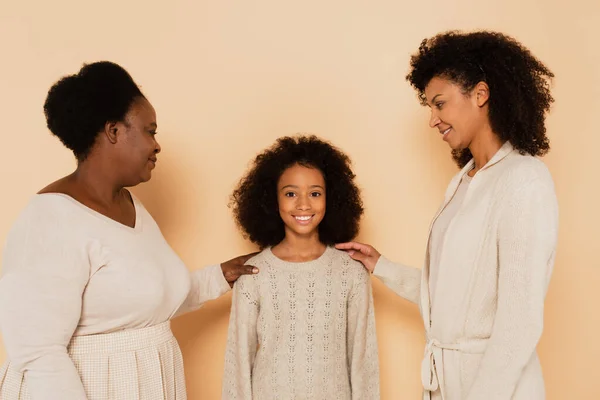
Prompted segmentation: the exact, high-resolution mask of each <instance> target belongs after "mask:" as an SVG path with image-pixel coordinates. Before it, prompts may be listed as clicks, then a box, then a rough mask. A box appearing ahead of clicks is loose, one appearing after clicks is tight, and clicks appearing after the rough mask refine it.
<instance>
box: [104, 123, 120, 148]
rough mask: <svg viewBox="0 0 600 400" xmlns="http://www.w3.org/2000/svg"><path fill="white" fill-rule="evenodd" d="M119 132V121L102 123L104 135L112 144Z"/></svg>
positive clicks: (115, 141)
mask: <svg viewBox="0 0 600 400" xmlns="http://www.w3.org/2000/svg"><path fill="white" fill-rule="evenodd" d="M118 132H119V123H118V122H112V121H107V122H106V124H104V135H105V136H106V138H107V139H108V141H109V142H110V143H112V144H115V143H117V135H118Z"/></svg>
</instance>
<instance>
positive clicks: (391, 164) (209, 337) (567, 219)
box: [0, 0, 600, 400]
mask: <svg viewBox="0 0 600 400" xmlns="http://www.w3.org/2000/svg"><path fill="white" fill-rule="evenodd" d="M151 3H152V2H147V1H122V0H119V1H116V0H107V1H102V2H81V1H75V0H74V1H69V0H55V1H51V2H47V1H42V0H38V1H35V2H22V1H16V0H12V1H11V0H0V51H1V55H0V59H1V60H2V61H1V62H0V114H1V118H0V121H1V129H0V143H1V144H2V156H1V157H0V182H1V185H2V196H1V199H2V200H1V201H2V203H1V204H2V207H1V208H0V240H1V241H2V242H3V241H4V239H5V237H6V234H7V231H8V229H9V227H10V225H11V223H12V222H13V221H14V219H15V218H16V216H17V215H18V213H19V210H21V209H22V208H23V207H24V205H25V203H26V202H27V200H28V199H29V197H30V196H31V195H32V194H33V193H35V192H36V191H37V190H38V189H40V188H41V187H43V186H44V185H45V184H47V183H48V182H50V181H52V180H54V179H56V178H58V177H60V176H62V175H64V174H67V173H69V172H70V171H71V170H72V169H73V166H74V161H73V158H72V156H71V154H70V153H69V152H68V151H67V150H65V149H63V148H62V146H61V145H60V143H59V142H58V140H56V139H55V138H53V137H51V135H50V134H49V133H48V132H47V130H46V128H45V123H44V119H43V114H42V108H41V107H42V103H43V100H44V97H45V94H46V90H47V89H48V88H49V86H50V85H51V84H52V83H53V82H54V81H55V80H56V79H58V78H59V77H60V76H61V75H64V74H67V73H73V72H75V71H76V70H77V69H78V68H79V67H80V66H81V64H82V62H84V61H88V62H89V61H95V60H100V59H109V60H113V61H116V62H118V63H121V64H122V65H123V66H125V67H126V68H127V69H128V70H129V71H130V72H131V74H132V75H133V76H134V78H135V79H136V80H137V81H138V83H139V84H141V86H142V88H143V90H144V92H145V93H146V94H147V96H148V98H149V99H150V100H151V101H152V102H153V103H154V105H155V107H156V109H157V112H158V118H159V120H158V122H159V131H160V134H159V136H158V137H159V139H160V141H161V144H162V146H163V154H162V155H161V157H160V163H159V166H158V168H157V169H156V171H155V175H154V178H153V179H152V181H151V182H150V183H148V184H145V185H143V186H141V187H138V188H136V189H135V192H136V193H137V194H138V195H139V196H140V197H141V198H142V200H143V201H144V203H145V204H146V206H147V208H148V209H149V210H150V211H151V212H152V213H153V215H154V216H155V218H156V219H157V221H158V223H159V224H160V226H161V227H162V229H163V231H164V234H165V236H166V237H167V239H168V241H169V242H170V243H171V244H172V246H173V247H174V248H175V250H176V251H177V252H178V253H179V255H180V256H181V257H182V258H183V259H184V261H185V262H186V263H187V264H188V265H189V267H190V268H191V269H195V268H200V267H202V266H204V265H206V264H208V263H211V262H215V261H221V260H224V259H227V258H230V257H232V256H235V255H237V254H240V253H243V252H246V251H249V250H251V249H253V248H252V246H251V245H249V244H248V243H245V242H244V241H243V240H242V239H241V238H240V235H239V234H238V232H237V231H236V228H235V226H234V224H233V222H232V221H231V218H230V212H229V210H228V208H227V201H228V195H229V193H230V192H231V190H232V188H233V186H234V185H235V183H236V181H237V179H239V177H240V176H241V175H242V173H243V172H244V170H245V168H246V166H247V165H248V162H249V160H250V159H251V158H252V157H253V156H254V154H255V153H256V152H258V151H259V150H261V149H262V148H264V147H265V146H267V145H269V144H271V143H272V142H273V140H274V139H275V138H276V137H278V136H280V135H284V134H291V133H294V132H299V131H303V132H314V133H317V134H319V135H321V136H322V137H324V138H326V139H329V140H332V141H333V142H334V143H335V144H337V145H338V146H340V147H341V148H342V149H344V150H345V151H347V152H348V153H349V154H350V155H351V156H352V158H353V160H354V162H355V170H356V172H357V174H358V177H359V182H360V184H361V186H362V188H363V189H364V200H365V203H366V209H367V210H366V218H365V219H364V223H363V225H362V231H361V234H360V239H361V240H364V241H367V242H370V243H373V244H374V245H376V247H377V248H378V249H379V250H380V251H382V252H383V253H384V254H386V255H387V256H388V257H390V258H392V259H396V260H398V261H403V262H405V263H411V264H413V265H416V266H420V265H421V263H422V259H423V250H424V246H425V240H426V231H427V227H428V223H429V220H430V218H431V217H432V214H433V213H434V211H435V209H436V207H437V206H438V204H439V202H440V201H441V196H442V193H443V191H444V189H445V186H446V184H447V183H448V180H449V178H450V176H451V175H453V174H454V173H455V172H456V169H455V167H454V166H453V164H452V162H451V160H450V157H449V154H448V149H447V147H446V144H445V143H443V142H442V141H441V140H440V139H439V136H438V135H437V134H436V133H435V132H434V131H432V130H430V129H429V128H428V127H427V121H428V120H427V118H428V117H427V111H426V110H424V109H422V108H420V107H419V105H418V104H417V101H416V98H415V94H414V93H413V91H412V90H411V89H410V87H409V86H408V84H407V83H406V82H405V81H404V75H405V74H406V71H407V65H408V57H409V54H410V53H412V52H413V51H415V50H416V49H417V47H418V45H419V43H420V41H421V39H423V38H424V37H426V36H429V35H432V34H435V33H436V32H438V31H442V30H446V29H450V28H462V29H471V28H488V29H494V30H501V31H505V32H508V33H510V34H512V35H513V36H515V37H517V38H518V39H519V40H521V41H522V42H524V43H525V44H527V45H528V46H529V47H530V48H531V49H532V51H533V52H534V53H535V54H536V55H537V56H538V57H539V58H541V59H542V60H543V61H545V62H546V63H547V64H548V65H549V66H550V67H551V69H552V70H553V71H554V72H555V73H556V76H557V78H556V80H555V83H554V94H555V97H556V104H555V106H554V109H553V111H552V114H551V116H550V118H549V121H548V131H549V134H550V137H551V141H552V147H553V149H552V152H551V153H550V155H548V156H547V157H546V158H545V161H546V163H547V164H548V166H549V167H550V169H551V171H552V173H553V176H554V178H555V181H556V187H557V192H558V196H559V201H560V206H561V219H560V222H561V230H560V242H559V252H558V258H557V262H556V269H555V274H554V277H553V280H552V283H551V287H550V291H549V294H548V300H547V303H546V304H547V310H546V327H545V333H544V336H543V338H542V341H541V344H540V346H539V351H540V356H541V359H542V364H543V368H544V373H545V377H546V382H547V392H548V399H551V400H558V399H583V398H585V399H598V398H600V386H598V384H597V381H598V378H599V377H600V375H599V373H598V367H597V365H596V363H595V362H594V361H596V360H598V359H600V341H598V340H597V333H596V330H597V329H600V313H598V310H597V305H598V304H600V287H599V284H600V262H599V261H598V260H599V258H598V256H597V249H598V240H599V238H600V235H599V234H598V226H599V223H600V212H599V211H598V200H597V199H598V195H600V179H599V177H598V173H599V172H600V167H598V164H597V154H596V152H597V149H598V147H599V146H600V139H599V137H600V135H599V133H598V130H599V128H598V125H599V120H598V115H599V110H600V68H599V67H598V66H599V65H600V46H598V43H597V41H598V39H599V38H600V3H598V2H596V1H593V0H590V1H587V2H586V1H583V0H573V1H569V2H563V1H561V2H559V1H535V0H509V1H503V2H498V1H493V2H491V1H490V2H486V1H475V2H469V1H465V0H460V1H446V0H430V1H424V2H420V1H412V2H405V1H404V2H403V1H398V0H389V1H382V0H370V1H363V2H357V1H347V0H346V1H342V0H329V1H327V0H319V1H315V0H308V1H301V2H300V1H293V2H292V1H282V0H257V1H237V2H236V1H225V0H221V1H210V2H209V1H185V0H172V1H170V2H166V1H165V2H160V4H157V5H150V4H151ZM375 287H376V290H375V296H376V312H377V328H378V336H379V343H380V348H381V366H382V367H381V371H382V385H383V394H384V395H383V398H384V399H388V400H392V399H393V400H396V399H416V398H418V393H419V392H420V387H419V384H420V383H419V363H420V359H421V355H422V345H423V343H424V341H423V335H422V328H421V322H420V318H419V315H418V312H417V309H416V307H414V306H412V305H410V304H408V303H406V302H405V301H403V300H401V299H399V298H397V297H395V296H394V295H393V294H392V293H391V292H390V291H389V290H387V289H386V288H384V287H383V286H382V285H381V284H379V283H378V282H376V283H375ZM229 305H230V297H229V296H225V297H224V298H222V299H220V300H218V301H215V302H214V303H212V304H210V305H208V306H206V307H205V308H204V309H202V310H200V311H198V312H196V313H193V314H191V315H188V316H185V317H183V318H180V319H179V320H177V321H176V322H175V323H174V329H175V332H176V334H177V337H178V339H179V341H180V343H181V346H182V348H183V351H184V357H185V360H186V368H187V381H188V385H189V393H190V399H195V400H196V399H197V400H200V399H202V400H204V399H218V398H219V393H220V382H221V371H222V366H223V352H224V346H225V336H226V329H227V321H228V308H229ZM3 358H4V353H3V350H2V352H1V353H0V359H3Z"/></svg>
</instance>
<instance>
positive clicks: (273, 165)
mask: <svg viewBox="0 0 600 400" xmlns="http://www.w3.org/2000/svg"><path fill="white" fill-rule="evenodd" d="M297 164H299V165H302V166H306V167H310V168H316V169H318V170H319V171H320V172H321V173H322V174H323V177H324V180H325V199H326V200H325V201H326V212H325V216H324V217H323V220H322V221H321V223H320V224H319V240H320V241H321V242H322V243H324V244H326V245H333V244H335V243H340V242H347V241H349V240H352V239H353V238H354V237H355V236H356V234H357V233H358V228H359V222H360V218H361V216H362V214H363V205H362V200H361V198H360V190H359V189H358V187H357V186H356V184H355V183H354V178H355V175H354V173H353V172H352V169H351V161H350V158H349V157H348V156H347V155H346V154H344V153H343V152H342V151H340V150H339V149H337V148H336V147H334V146H332V145H331V144H330V143H327V142H325V141H323V140H321V139H319V138H317V137H316V136H298V137H282V138H279V139H277V141H276V142H275V144H274V145H273V146H271V147H270V148H268V149H267V150H265V151H264V152H262V153H261V154H259V155H258V156H257V157H256V158H255V160H254V163H253V165H252V167H251V168H250V171H248V173H247V174H246V175H245V176H244V177H243V178H242V179H241V180H240V182H239V184H238V186H237V188H236V189H235V190H234V192H233V194H232V195H231V201H230V204H229V206H230V207H231V208H232V209H233V214H234V216H235V220H236V222H237V224H238V226H239V227H240V228H241V230H242V231H243V232H244V236H245V237H247V238H249V239H250V240H251V241H252V242H254V243H256V244H257V245H259V246H260V248H265V247H268V246H274V245H276V244H278V243H279V242H281V241H282V240H283V238H284V237H285V229H284V223H283V221H282V220H281V217H280V215H279V206H278V202H277V184H278V182H279V178H280V177H281V175H282V174H283V172H284V171H285V170H286V169H288V168H289V167H292V166H294V165H297Z"/></svg>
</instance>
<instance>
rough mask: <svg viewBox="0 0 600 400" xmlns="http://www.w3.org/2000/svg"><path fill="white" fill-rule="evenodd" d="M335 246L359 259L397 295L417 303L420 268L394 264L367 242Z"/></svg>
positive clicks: (419, 286)
mask: <svg viewBox="0 0 600 400" xmlns="http://www.w3.org/2000/svg"><path fill="white" fill-rule="evenodd" d="M335 247H336V248H337V249H339V250H344V251H346V252H347V253H348V255H349V256H350V257H352V258H353V259H355V260H356V261H360V262H361V263H362V264H363V265H364V267H365V268H366V269H367V270H368V271H369V272H371V273H373V274H374V275H375V276H376V277H378V278H379V279H381V281H382V282H383V283H384V284H385V285H386V286H387V287H389V288H390V289H392V290H393V291H394V292H395V293H396V294H397V295H399V296H401V297H404V298H405V299H406V300H408V301H412V302H413V303H415V304H419V294H420V291H421V290H420V288H421V270H420V269H417V268H412V267H407V266H404V265H401V264H394V263H392V262H391V261H389V260H388V259H387V258H385V257H383V256H382V255H381V253H379V252H378V251H377V250H376V249H375V248H374V247H373V246H371V245H368V244H364V243H358V242H347V243H338V244H336V245H335Z"/></svg>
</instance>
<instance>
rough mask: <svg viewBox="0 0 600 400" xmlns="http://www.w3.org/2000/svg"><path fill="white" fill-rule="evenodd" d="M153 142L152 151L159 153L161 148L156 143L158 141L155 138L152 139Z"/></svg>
mask: <svg viewBox="0 0 600 400" xmlns="http://www.w3.org/2000/svg"><path fill="white" fill-rule="evenodd" d="M154 144H155V147H154V153H155V154H158V153H160V152H161V150H162V147H160V144H159V143H158V141H157V140H156V139H154Z"/></svg>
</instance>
